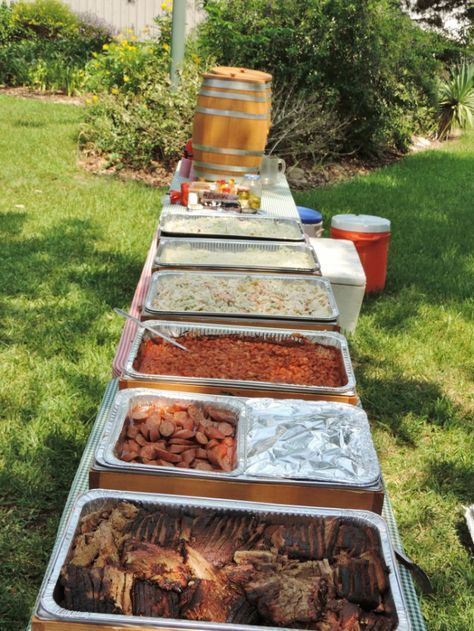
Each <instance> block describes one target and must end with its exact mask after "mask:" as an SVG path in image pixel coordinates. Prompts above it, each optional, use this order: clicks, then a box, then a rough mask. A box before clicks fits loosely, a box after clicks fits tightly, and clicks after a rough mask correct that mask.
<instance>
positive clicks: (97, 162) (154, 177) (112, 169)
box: [78, 153, 174, 188]
mask: <svg viewBox="0 0 474 631" xmlns="http://www.w3.org/2000/svg"><path fill="white" fill-rule="evenodd" d="M78 163H79V166H81V167H82V168H83V169H85V170H86V171H89V173H93V174H94V175H114V176H116V177H119V178H120V179H122V180H135V181H137V182H143V183H144V184H147V185H148V186H153V187H156V188H163V187H168V186H169V185H170V182H171V180H172V178H173V174H174V170H171V169H166V168H165V167H164V166H163V165H162V164H160V163H159V162H153V163H152V167H151V169H147V170H145V169H130V168H128V167H123V168H118V167H116V166H113V165H110V164H109V163H108V161H107V159H106V158H104V157H103V156H100V155H97V154H95V153H87V154H86V153H82V154H81V156H80V158H79V161H78Z"/></svg>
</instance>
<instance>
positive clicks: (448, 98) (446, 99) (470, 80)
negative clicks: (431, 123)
mask: <svg viewBox="0 0 474 631" xmlns="http://www.w3.org/2000/svg"><path fill="white" fill-rule="evenodd" d="M456 127H457V128H458V129H469V128H471V127H474V64H463V65H462V66H461V67H460V68H458V69H457V70H453V71H452V72H451V77H450V78H449V80H448V81H443V82H442V83H441V84H440V87H439V122H438V138H439V139H440V140H446V139H447V138H448V137H449V134H450V133H451V132H452V131H453V129H455V128H456Z"/></svg>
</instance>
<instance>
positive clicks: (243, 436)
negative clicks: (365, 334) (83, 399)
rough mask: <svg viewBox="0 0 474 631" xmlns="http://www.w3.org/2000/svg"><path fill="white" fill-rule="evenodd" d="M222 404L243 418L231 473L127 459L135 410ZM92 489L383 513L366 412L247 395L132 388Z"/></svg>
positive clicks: (100, 453) (98, 457)
mask: <svg viewBox="0 0 474 631" xmlns="http://www.w3.org/2000/svg"><path fill="white" fill-rule="evenodd" d="M175 403H178V404H181V403H184V404H185V405H186V404H187V405H189V404H194V405H196V404H197V405H201V406H206V405H209V406H216V407H218V408H221V409H224V410H230V411H232V412H234V413H235V414H236V416H237V418H238V422H237V431H236V459H235V468H234V469H233V470H232V471H229V472H226V471H219V470H214V471H200V470H197V469H192V468H191V467H189V468H178V467H177V466H175V465H173V464H170V465H168V466H166V464H165V463H161V465H160V466H157V464H143V463H142V462H138V461H136V460H135V461H130V462H127V461H125V460H124V459H123V458H121V457H120V456H121V453H120V446H121V445H122V444H123V439H124V436H125V434H126V430H127V425H128V423H129V419H130V418H131V416H132V411H133V410H134V409H138V408H140V409H146V408H147V407H148V406H149V413H150V414H153V411H154V408H153V405H154V404H159V405H164V406H170V405H173V404H175ZM89 486H90V487H91V488H110V489H120V490H128V491H143V492H155V493H170V494H180V495H193V496H196V495H197V496H200V495H206V496H208V497H221V498H226V499H242V500H251V501H253V500H257V499H258V500H260V501H264V502H277V503H285V504H305V505H311V506H326V507H340V508H357V509H364V510H372V511H374V512H377V513H380V512H381V511H382V505H383V498H384V490H383V483H382V479H381V472H380V466H379V463H378V459H377V455H376V452H375V449H374V446H373V443H372V437H371V433H370V427H369V423H368V420H367V415H366V414H365V412H364V411H363V410H362V409H360V408H358V407H356V406H353V405H348V404H345V403H328V402H325V401H321V402H309V401H301V400H300V401H298V400H281V399H278V400H273V399H247V400H246V399H241V398H237V397H216V396H211V395H192V394H187V393H182V394H180V395H176V396H173V395H172V394H170V392H169V391H166V390H164V391H157V390H153V389H144V388H136V389H135V388H133V389H129V390H122V391H120V392H119V393H118V394H117V395H116V398H115V400H114V402H113V404H112V405H111V407H110V409H109V411H108V418H107V421H106V425H105V427H104V431H103V434H102V436H101V438H100V441H99V444H98V447H97V450H96V453H95V460H94V464H93V466H92V468H91V470H90V475H89Z"/></svg>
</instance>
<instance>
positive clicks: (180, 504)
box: [36, 489, 412, 631]
mask: <svg viewBox="0 0 474 631" xmlns="http://www.w3.org/2000/svg"><path fill="white" fill-rule="evenodd" d="M117 501H127V502H135V503H139V504H141V505H147V504H148V505H150V504H152V505H153V506H155V507H156V508H160V507H161V508H164V509H165V508H174V509H175V510H184V511H187V512H189V511H191V512H192V511H193V510H194V511H199V510H202V509H207V510H213V511H215V512H219V511H229V510H231V511H235V512H240V513H250V514H252V515H255V516H257V515H258V516H260V517H262V518H266V519H269V518H271V517H272V516H273V515H274V516H280V517H281V516H286V517H287V518H288V519H294V518H295V517H301V518H303V519H304V518H307V519H308V518H311V517H348V518H352V519H354V521H356V522H357V523H363V524H364V525H370V526H373V527H374V528H375V529H376V530H377V532H378V535H379V538H380V548H381V552H382V555H383V559H384V561H385V564H386V565H387V567H388V569H389V575H388V582H389V585H390V591H391V596H392V599H393V602H394V605H395V611H396V613H397V617H398V625H397V627H396V628H397V630H398V631H412V625H411V621H410V618H409V616H408V611H407V607H406V603H405V600H404V597H403V593H402V587H401V579H400V574H399V570H398V564H397V562H396V558H395V551H394V549H393V546H392V543H391V541H390V537H389V533H388V527H387V524H386V523H385V521H384V519H383V518H382V517H380V516H379V515H377V514H376V513H372V512H370V511H363V510H356V509H340V508H319V507H309V506H290V505H286V504H268V503H260V502H248V501H241V500H222V499H208V498H204V497H190V496H184V495H173V496H169V495H163V494H159V493H133V492H129V491H113V490H102V489H95V490H92V491H88V492H86V493H84V494H83V495H81V496H79V497H78V498H77V500H76V502H75V504H74V506H73V507H72V509H71V512H70V514H69V516H68V519H67V521H66V524H65V527H64V531H63V534H62V537H61V539H60V543H59V545H58V547H57V550H56V553H55V554H54V556H52V557H51V560H50V562H49V565H48V569H47V571H46V580H45V582H44V583H43V587H42V590H41V593H40V596H39V599H38V606H37V611H36V614H37V615H38V617H40V618H41V619H43V620H44V619H49V620H53V619H54V620H61V621H63V622H86V623H90V624H93V623H94V624H110V625H122V624H123V625H127V624H128V625H132V624H133V625H135V626H138V627H152V628H157V629H169V628H172V629H180V630H182V629H193V630H194V629H195V630H201V631H220V630H223V629H225V630H226V631H256V630H257V629H270V630H272V631H285V629H286V631H291V630H290V629H289V628H285V627H270V626H268V627H267V626H265V627H262V626H261V625H250V624H234V623H225V622H224V623H223V622H218V623H217V622H204V621H198V620H184V619H177V618H152V617H146V616H127V615H122V614H102V613H89V612H80V611H71V610H69V609H65V608H64V607H62V606H61V605H59V604H58V603H57V602H56V600H55V589H56V586H57V583H58V580H59V577H60V572H61V568H62V567H63V565H64V563H65V562H66V561H67V558H68V555H69V551H70V547H71V544H72V542H73V540H74V537H75V535H76V533H77V529H78V525H79V521H80V519H81V516H82V515H83V514H84V515H87V514H88V513H90V512H92V511H94V510H100V509H106V508H107V507H108V506H110V505H113V504H115V503H116V502H117Z"/></svg>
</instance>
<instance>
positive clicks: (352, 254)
mask: <svg viewBox="0 0 474 631" xmlns="http://www.w3.org/2000/svg"><path fill="white" fill-rule="evenodd" d="M310 243H311V245H312V246H313V248H314V251H315V252H316V256H317V257H318V260H319V264H320V265H321V274H322V275H323V276H325V277H326V278H328V279H329V280H330V281H331V283H334V284H336V285H353V286H356V287H363V288H364V289H365V284H366V277H365V272H364V268H363V267H362V263H361V262H360V258H359V254H358V253H357V250H356V247H355V245H354V244H353V242H352V241H348V240H346V239H315V238H313V239H310Z"/></svg>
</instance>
